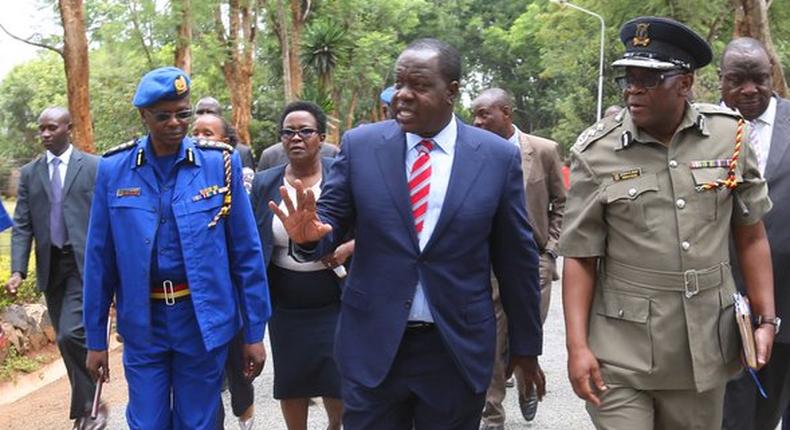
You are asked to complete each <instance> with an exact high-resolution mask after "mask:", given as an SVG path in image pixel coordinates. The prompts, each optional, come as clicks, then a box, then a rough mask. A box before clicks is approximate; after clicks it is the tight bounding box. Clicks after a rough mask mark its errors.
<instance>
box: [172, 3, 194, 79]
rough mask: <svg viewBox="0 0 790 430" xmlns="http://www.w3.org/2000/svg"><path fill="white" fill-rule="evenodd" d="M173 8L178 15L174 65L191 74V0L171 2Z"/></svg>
mask: <svg viewBox="0 0 790 430" xmlns="http://www.w3.org/2000/svg"><path fill="white" fill-rule="evenodd" d="M173 9H174V12H175V14H176V16H178V25H177V26H176V31H177V33H178V37H177V39H176V53H175V66H176V67H178V68H179V69H181V70H183V71H185V72H187V74H188V75H191V74H192V49H191V44H192V0H180V1H178V2H174V3H173Z"/></svg>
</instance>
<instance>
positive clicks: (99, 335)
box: [85, 329, 107, 351]
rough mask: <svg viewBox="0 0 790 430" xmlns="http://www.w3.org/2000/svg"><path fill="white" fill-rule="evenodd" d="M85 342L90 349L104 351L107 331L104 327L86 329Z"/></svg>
mask: <svg viewBox="0 0 790 430" xmlns="http://www.w3.org/2000/svg"><path fill="white" fill-rule="evenodd" d="M85 334H86V336H85V337H86V344H87V347H88V349H89V350H91V351H105V350H107V332H106V329H93V330H91V329H88V330H86V331H85Z"/></svg>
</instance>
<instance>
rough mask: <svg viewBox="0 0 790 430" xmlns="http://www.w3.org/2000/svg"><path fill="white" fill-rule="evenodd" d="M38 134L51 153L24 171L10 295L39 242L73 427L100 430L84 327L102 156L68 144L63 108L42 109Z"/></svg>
mask: <svg viewBox="0 0 790 430" xmlns="http://www.w3.org/2000/svg"><path fill="white" fill-rule="evenodd" d="M38 132H39V136H40V138H41V142H42V143H43V145H44V148H46V152H45V153H44V154H43V155H41V156H40V157H38V158H36V159H35V160H33V161H31V162H30V163H28V164H26V165H25V166H24V167H22V170H21V177H20V179H19V189H18V198H17V204H16V210H15V211H14V228H13V231H12V235H11V272H12V274H11V278H10V279H9V280H8V282H7V283H6V291H8V293H9V294H12V295H13V294H16V290H17V288H19V286H20V284H21V283H22V280H23V279H24V278H25V277H26V276H27V270H28V260H29V258H30V249H31V247H32V243H33V240H34V239H35V243H36V285H37V286H38V289H39V290H40V291H42V292H43V293H44V297H45V298H46V301H47V309H48V311H49V316H50V319H51V320H52V325H53V326H54V328H55V332H56V333H57V343H58V348H59V349H60V353H61V355H62V356H63V362H64V363H65V365H66V371H67V373H68V376H69V382H70V383H71V409H70V413H69V416H70V418H71V419H73V420H74V428H75V429H102V428H104V427H105V425H106V408H104V407H103V408H102V411H101V412H102V414H101V417H99V418H97V419H96V420H91V419H90V417H89V416H88V415H89V413H90V406H91V403H92V401H93V394H94V391H95V389H96V384H95V382H94V381H93V380H92V379H91V377H90V376H89V374H88V372H87V370H86V368H85V358H86V356H87V350H86V348H85V330H84V327H83V322H82V274H83V260H84V255H85V235H86V232H87V229H88V217H89V214H90V206H91V199H92V198H93V188H94V184H95V178H96V165H97V162H98V158H97V157H95V156H93V155H89V154H85V153H83V152H81V151H79V150H78V149H76V148H74V147H73V145H72V144H71V142H70V132H71V115H69V112H68V110H66V109H65V108H62V107H53V108H48V109H45V110H44V112H42V113H41V116H40V117H39V118H38Z"/></svg>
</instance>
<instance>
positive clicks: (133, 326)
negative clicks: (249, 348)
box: [83, 138, 271, 350]
mask: <svg viewBox="0 0 790 430" xmlns="http://www.w3.org/2000/svg"><path fill="white" fill-rule="evenodd" d="M147 142H148V139H140V140H138V141H137V142H133V143H130V144H127V145H124V146H123V147H122V148H120V149H117V150H115V151H110V152H109V153H108V154H106V155H105V156H104V157H103V158H102V159H101V160H100V162H99V167H98V172H97V176H96V189H95V191H94V196H93V205H92V207H91V217H90V223H89V227H88V237H87V243H86V249H85V274H84V277H85V280H84V299H83V302H84V304H83V307H84V321H85V331H86V338H87V345H88V348H89V349H91V350H104V349H106V348H107V340H106V326H107V312H108V310H109V306H110V302H111V301H112V299H113V296H115V298H116V304H117V311H118V312H117V315H118V321H117V323H118V331H119V333H121V335H123V336H124V337H135V338H136V339H146V337H147V336H150V335H151V299H150V287H151V282H153V281H157V280H162V279H157V278H159V277H160V276H161V275H168V276H175V275H177V271H178V270H179V269H178V266H179V264H178V260H179V258H176V257H172V258H171V252H172V253H177V249H178V248H180V250H181V251H180V253H179V254H181V255H182V256H183V257H182V258H181V259H180V260H181V263H182V264H183V266H182V267H183V270H184V274H185V276H186V281H187V283H188V284H189V289H190V292H191V302H192V306H193V307H194V310H195V316H196V319H197V322H198V326H199V327H200V333H201V335H202V337H203V343H204V344H205V347H206V349H207V350H211V349H214V348H216V347H218V346H222V345H224V344H226V343H227V342H228V341H230V339H232V338H233V336H234V335H235V334H236V333H238V331H239V329H241V328H242V327H244V337H245V342H247V343H255V342H258V341H260V340H261V339H263V334H264V325H265V323H266V320H268V318H269V315H270V314H271V306H270V301H269V290H268V286H267V281H266V270H265V265H264V262H263V254H262V251H261V243H260V239H259V237H258V231H257V227H256V225H255V218H254V216H253V213H252V208H251V204H250V200H249V198H248V197H247V193H246V191H245V189H244V185H243V180H242V174H241V160H240V159H239V155H238V154H237V153H236V152H234V153H233V155H232V159H231V174H232V180H231V184H230V191H231V195H232V204H231V209H230V211H229V213H228V216H227V217H225V218H221V219H220V221H219V223H218V224H217V225H216V226H214V227H209V223H210V222H211V221H212V219H214V217H215V215H216V214H217V213H218V212H219V210H220V208H221V207H222V203H223V200H224V194H223V193H222V192H221V190H222V189H223V188H224V184H225V168H224V166H225V163H224V160H223V151H222V150H218V149H211V148H204V147H201V146H199V145H198V146H196V144H195V142H194V141H193V139H191V138H185V139H184V140H183V142H182V144H181V145H182V146H181V149H180V151H179V155H178V157H176V160H175V161H174V166H173V168H172V171H171V174H170V175H167V176H164V175H163V176H162V177H163V178H168V179H166V180H164V181H162V182H161V183H162V184H163V186H162V190H164V188H167V187H168V186H169V185H168V184H170V183H171V182H169V181H170V180H174V186H173V187H172V189H171V190H168V192H160V180H159V179H158V178H157V173H156V170H157V169H159V168H160V167H163V168H162V169H161V170H163V173H165V172H164V170H167V166H166V164H167V163H166V162H165V161H162V160H160V161H162V166H157V165H158V164H160V163H159V162H158V161H155V157H154V154H153V153H152V151H151V150H150V148H149V147H148V145H147ZM168 202H169V204H168ZM168 207H169V209H168ZM163 221H164V223H163ZM167 224H170V226H168V227H165V228H162V227H163V226H165V225H167ZM171 246H174V247H172V248H171ZM175 246H177V247H175ZM173 255H175V254H173ZM156 256H159V257H156ZM155 257H156V264H153V263H154V260H153V259H154V258H155Z"/></svg>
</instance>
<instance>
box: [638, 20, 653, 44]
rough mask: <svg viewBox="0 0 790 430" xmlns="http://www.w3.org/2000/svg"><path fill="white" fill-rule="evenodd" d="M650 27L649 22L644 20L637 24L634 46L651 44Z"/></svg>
mask: <svg viewBox="0 0 790 430" xmlns="http://www.w3.org/2000/svg"><path fill="white" fill-rule="evenodd" d="M649 27H650V23H649V22H643V23H640V24H637V25H636V33H635V34H634V46H648V45H650V35H649V34H648V33H647V29H648V28H649Z"/></svg>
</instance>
